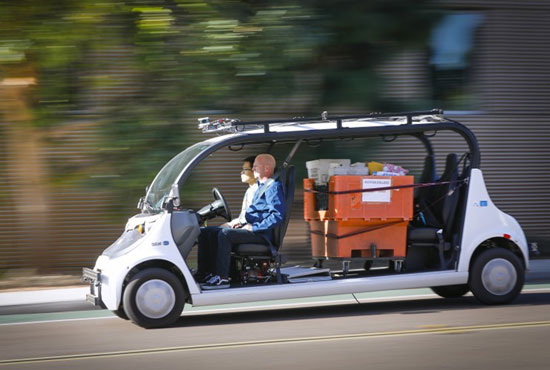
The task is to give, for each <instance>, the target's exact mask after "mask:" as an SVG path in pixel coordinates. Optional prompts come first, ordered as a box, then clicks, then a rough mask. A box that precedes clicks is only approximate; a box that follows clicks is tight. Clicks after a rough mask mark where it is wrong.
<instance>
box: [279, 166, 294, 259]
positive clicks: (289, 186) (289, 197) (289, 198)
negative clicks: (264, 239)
mask: <svg viewBox="0 0 550 370" xmlns="http://www.w3.org/2000/svg"><path fill="white" fill-rule="evenodd" d="M295 177H296V168H294V166H288V167H286V168H284V167H283V168H281V170H280V176H279V181H281V184H282V185H283V192H284V193H283V195H284V200H285V214H284V217H283V222H281V224H280V225H279V226H277V227H276V228H275V230H274V238H273V246H274V247H275V248H277V250H279V249H281V246H282V244H283V238H284V237H285V234H286V229H287V227H288V222H289V221H290V214H291V211H292V203H293V202H294V183H295Z"/></svg>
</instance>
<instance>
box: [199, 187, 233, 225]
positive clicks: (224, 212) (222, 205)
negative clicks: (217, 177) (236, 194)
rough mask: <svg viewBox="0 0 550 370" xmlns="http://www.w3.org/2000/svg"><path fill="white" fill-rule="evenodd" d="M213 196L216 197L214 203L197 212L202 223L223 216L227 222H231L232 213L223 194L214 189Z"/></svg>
mask: <svg viewBox="0 0 550 370" xmlns="http://www.w3.org/2000/svg"><path fill="white" fill-rule="evenodd" d="M212 196H213V197H214V201H213V202H212V203H210V204H208V205H206V206H204V207H202V208H201V209H200V210H198V211H197V214H198V215H199V216H200V219H201V222H203V221H205V220H209V219H211V218H214V217H216V216H221V217H223V218H225V219H226V220H227V221H231V211H230V210H229V206H228V205H227V202H226V201H225V198H224V197H223V195H222V193H221V192H220V191H219V190H218V189H217V188H213V189H212Z"/></svg>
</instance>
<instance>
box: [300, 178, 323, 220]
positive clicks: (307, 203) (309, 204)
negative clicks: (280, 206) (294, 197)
mask: <svg viewBox="0 0 550 370" xmlns="http://www.w3.org/2000/svg"><path fill="white" fill-rule="evenodd" d="M314 184H315V180H314V179H304V220H306V221H310V220H325V219H326V213H327V211H317V210H316V208H317V207H316V202H315V194H314V193H311V192H308V191H307V190H314V189H313V185H314Z"/></svg>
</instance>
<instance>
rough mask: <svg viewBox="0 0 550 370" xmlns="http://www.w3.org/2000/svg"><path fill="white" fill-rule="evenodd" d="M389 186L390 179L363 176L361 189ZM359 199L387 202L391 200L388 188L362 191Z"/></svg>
mask: <svg viewBox="0 0 550 370" xmlns="http://www.w3.org/2000/svg"><path fill="white" fill-rule="evenodd" d="M390 186H391V179H373V178H370V179H369V178H363V189H376V188H386V187H390ZM361 201H363V202H382V203H389V202H391V191H390V190H380V191H368V192H365V193H363V195H362V197H361Z"/></svg>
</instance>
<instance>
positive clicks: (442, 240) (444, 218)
mask: <svg viewBox="0 0 550 370" xmlns="http://www.w3.org/2000/svg"><path fill="white" fill-rule="evenodd" d="M457 180H458V160H457V156H456V154H454V153H451V154H449V155H448V156H447V161H446V164H445V172H444V173H443V175H442V176H441V178H440V179H439V180H438V181H439V182H449V184H445V185H440V186H436V187H435V189H434V190H432V192H433V194H434V195H433V197H432V199H434V200H435V201H434V203H433V204H432V205H431V213H432V214H433V217H434V219H433V220H432V223H430V224H428V226H421V227H414V226H411V227H409V229H408V234H407V240H408V244H409V245H410V246H411V247H414V246H416V247H437V248H438V250H439V259H440V265H441V268H446V263H445V259H444V252H445V251H447V250H449V249H450V248H451V243H452V235H453V225H454V219H455V213H456V210H457V206H458V198H459V192H458V191H457V182H456V181H457Z"/></svg>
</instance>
